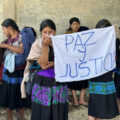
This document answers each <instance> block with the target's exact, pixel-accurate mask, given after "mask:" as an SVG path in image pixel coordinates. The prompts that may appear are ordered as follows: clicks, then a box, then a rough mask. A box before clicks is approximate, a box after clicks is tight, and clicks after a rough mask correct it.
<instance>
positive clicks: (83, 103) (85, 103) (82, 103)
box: [79, 101, 88, 105]
mask: <svg viewBox="0 0 120 120" xmlns="http://www.w3.org/2000/svg"><path fill="white" fill-rule="evenodd" d="M79 104H80V105H88V102H86V101H79Z"/></svg>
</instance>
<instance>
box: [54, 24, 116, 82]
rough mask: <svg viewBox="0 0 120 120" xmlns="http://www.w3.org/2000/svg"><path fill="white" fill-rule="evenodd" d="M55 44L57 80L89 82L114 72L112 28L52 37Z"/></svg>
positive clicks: (113, 37) (113, 34)
mask: <svg viewBox="0 0 120 120" xmlns="http://www.w3.org/2000/svg"><path fill="white" fill-rule="evenodd" d="M52 42H53V48H54V54H55V79H56V81H59V82H70V81H80V80H86V79H89V78H93V77H97V76H100V75H102V74H104V73H106V72H108V71H111V70H112V69H114V68H115V66H116V63H115V51H116V50H115V48H116V45H115V30H114V27H113V26H112V27H107V28H101V29H93V30H88V31H84V32H78V33H73V34H64V35H58V36H53V37H52Z"/></svg>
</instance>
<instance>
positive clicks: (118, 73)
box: [114, 26, 120, 111]
mask: <svg viewBox="0 0 120 120" xmlns="http://www.w3.org/2000/svg"><path fill="white" fill-rule="evenodd" d="M115 28H116V31H117V36H116V38H117V39H116V69H115V70H114V71H115V74H114V82H115V87H116V93H117V98H118V105H119V111H120V38H119V33H120V31H119V27H118V26H115Z"/></svg>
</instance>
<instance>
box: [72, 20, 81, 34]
mask: <svg viewBox="0 0 120 120" xmlns="http://www.w3.org/2000/svg"><path fill="white" fill-rule="evenodd" d="M70 27H71V29H72V31H73V32H78V31H79V28H80V23H79V22H75V21H74V22H73V23H72V24H71V26H70Z"/></svg>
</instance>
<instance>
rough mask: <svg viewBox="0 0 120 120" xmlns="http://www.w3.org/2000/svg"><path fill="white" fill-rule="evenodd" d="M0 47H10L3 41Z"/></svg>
mask: <svg viewBox="0 0 120 120" xmlns="http://www.w3.org/2000/svg"><path fill="white" fill-rule="evenodd" d="M0 48H8V44H5V43H2V44H0Z"/></svg>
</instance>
